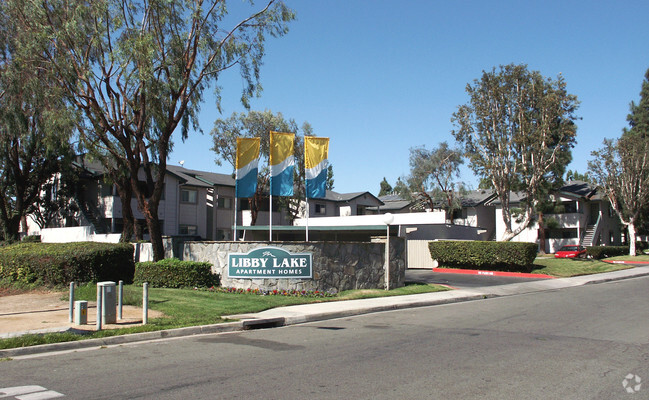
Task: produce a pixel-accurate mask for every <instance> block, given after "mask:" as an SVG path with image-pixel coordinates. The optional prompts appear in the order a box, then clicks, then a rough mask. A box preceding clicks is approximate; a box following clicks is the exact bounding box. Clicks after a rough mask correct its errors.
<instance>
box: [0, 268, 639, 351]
mask: <svg viewBox="0 0 649 400" xmlns="http://www.w3.org/2000/svg"><path fill="white" fill-rule="evenodd" d="M642 276H649V266H647V267H637V268H632V269H625V270H620V271H613V272H606V273H602V274H596V275H583V276H577V277H572V278H557V279H547V280H540V281H532V282H524V283H515V284H508V285H500V286H489V287H484V288H475V289H460V290H451V291H445V292H435V293H422V294H413V295H406V296H392V297H379V298H373V299H360V300H347V301H335V302H327V303H313V304H302V305H296V306H288V307H279V308H274V309H270V310H266V311H262V312H260V313H257V314H242V315H232V316H224V317H223V318H230V319H240V321H236V322H229V323H223V324H214V325H203V326H193V327H186V328H177V329H169V330H163V331H154V332H144V333H135V334H130V335H122V336H111V337H106V338H98V339H87V340H80V341H76V342H62V343H52V344H46V345H38V346H31V347H21V348H15V349H6V350H0V358H11V357H18V356H25V355H34V354H41V353H48V352H57V351H69V350H79V349H86V348H92V347H102V346H113V345H120V344H126V343H135V342H142V341H148V340H157V339H168V338H175V337H184V336H193V335H200V334H212V333H225V332H235V331H243V330H250V329H260V328H270V327H280V326H288V325H296V324H302V323H307V322H315V321H324V320H329V319H336V318H345V317H351V316H356V315H362V314H370V313H376V312H382V311H394V310H402V309H406V308H415V307H427V306H435V305H443V304H452V303H458V302H465V301H473V300H482V299H488V298H495V297H503V296H513V295H520V294H528V293H535V292H543V291H548V290H558V289H564V288H569V287H576V286H583V285H588V284H595V283H605V282H612V281H618V280H623V279H631V278H637V277H642Z"/></svg>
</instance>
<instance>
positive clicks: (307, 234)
mask: <svg viewBox="0 0 649 400" xmlns="http://www.w3.org/2000/svg"><path fill="white" fill-rule="evenodd" d="M304 189H305V190H304V198H305V199H306V241H307V242H308V241H309V214H310V212H309V211H310V207H309V191H308V190H307V187H306V182H304Z"/></svg>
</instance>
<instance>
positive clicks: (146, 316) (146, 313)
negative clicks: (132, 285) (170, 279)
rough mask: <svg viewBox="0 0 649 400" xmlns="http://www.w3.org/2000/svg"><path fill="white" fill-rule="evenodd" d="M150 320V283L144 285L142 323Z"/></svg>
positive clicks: (144, 323)
mask: <svg viewBox="0 0 649 400" xmlns="http://www.w3.org/2000/svg"><path fill="white" fill-rule="evenodd" d="M148 322H149V283H148V282H144V285H142V325H146V324H147V323H148Z"/></svg>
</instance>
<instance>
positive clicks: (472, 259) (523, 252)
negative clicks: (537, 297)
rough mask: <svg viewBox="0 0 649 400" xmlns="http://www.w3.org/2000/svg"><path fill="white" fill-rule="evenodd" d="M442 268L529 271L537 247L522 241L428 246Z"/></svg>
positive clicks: (470, 242) (448, 242)
mask: <svg viewBox="0 0 649 400" xmlns="http://www.w3.org/2000/svg"><path fill="white" fill-rule="evenodd" d="M428 248H429V250H430V255H431V257H432V258H433V260H437V262H438V264H439V265H440V266H442V267H449V268H460V269H483V270H490V271H516V272H529V271H531V270H532V264H533V263H534V259H535V258H536V253H537V250H538V246H537V245H536V244H535V243H522V242H491V241H490V242H486V241H440V242H430V243H429V244H428Z"/></svg>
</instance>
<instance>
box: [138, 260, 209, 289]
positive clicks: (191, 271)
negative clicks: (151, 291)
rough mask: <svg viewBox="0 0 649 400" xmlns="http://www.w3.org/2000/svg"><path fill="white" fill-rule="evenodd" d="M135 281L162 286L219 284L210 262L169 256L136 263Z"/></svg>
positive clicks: (177, 286)
mask: <svg viewBox="0 0 649 400" xmlns="http://www.w3.org/2000/svg"><path fill="white" fill-rule="evenodd" d="M133 282H134V283H135V284H136V285H141V284H143V283H144V282H148V283H149V285H151V286H152V287H161V288H182V287H212V286H216V285H218V283H219V279H218V276H217V275H215V274H212V265H211V264H210V263H207V262H196V261H180V260H178V259H176V258H168V259H164V260H161V261H157V262H154V261H146V262H140V263H137V264H135V277H134V279H133Z"/></svg>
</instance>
